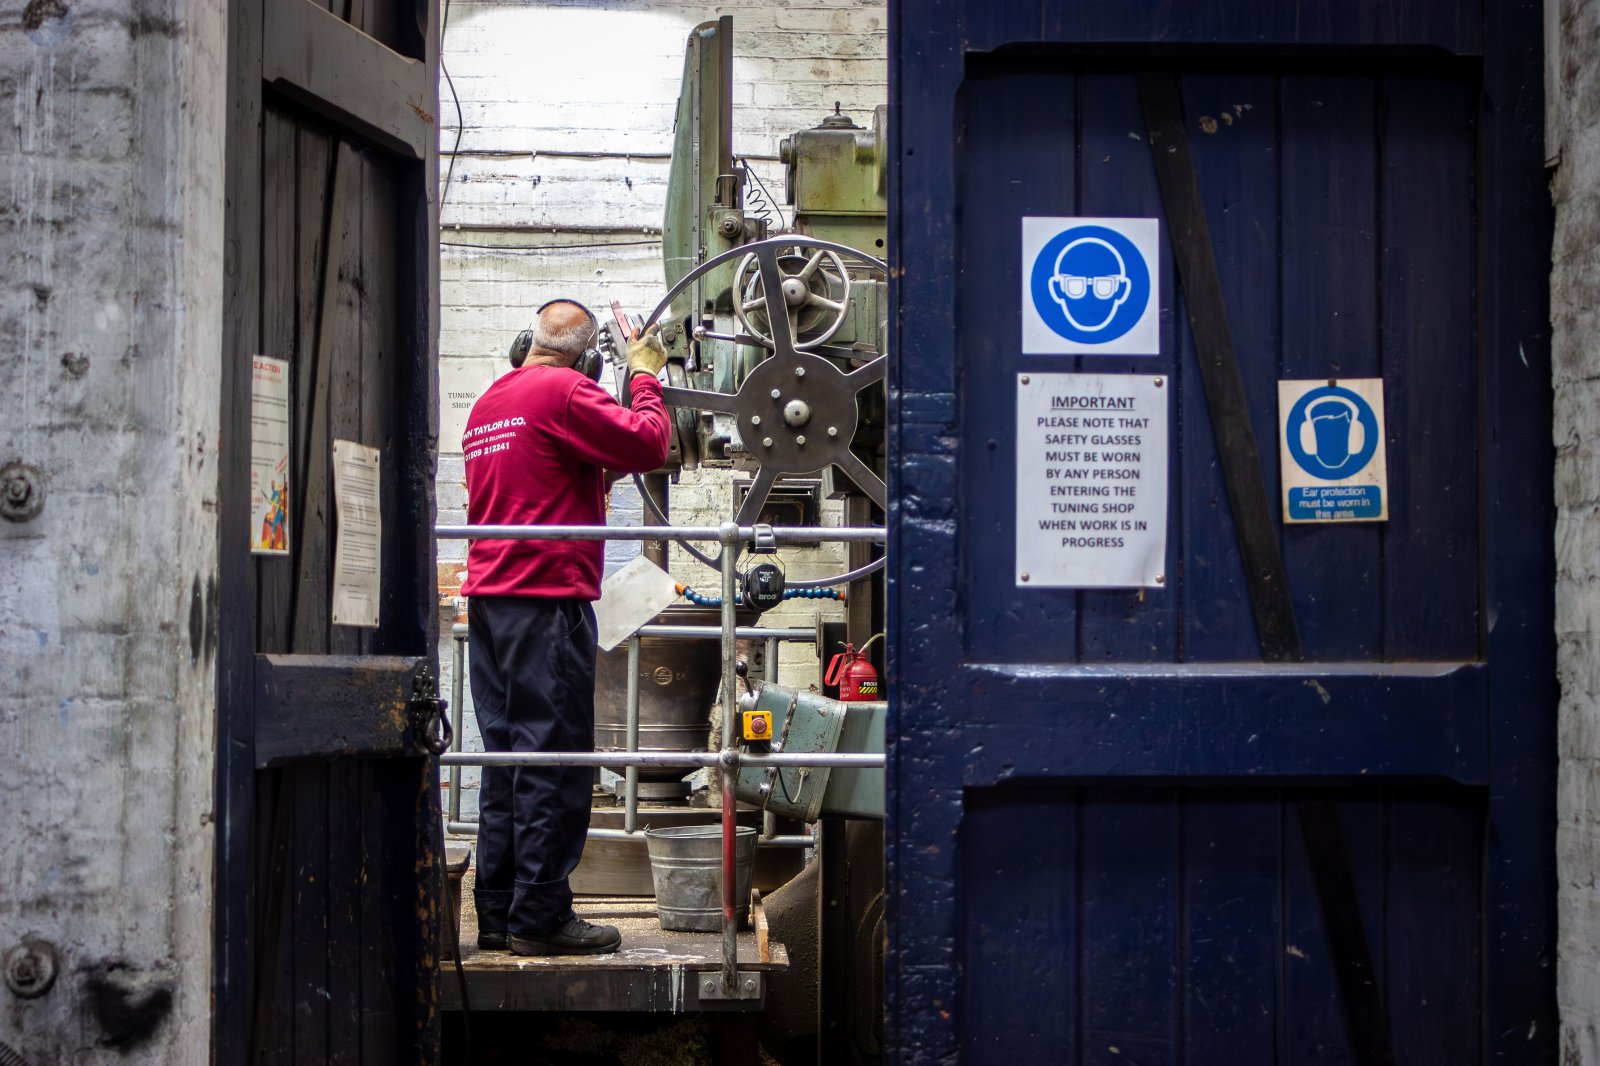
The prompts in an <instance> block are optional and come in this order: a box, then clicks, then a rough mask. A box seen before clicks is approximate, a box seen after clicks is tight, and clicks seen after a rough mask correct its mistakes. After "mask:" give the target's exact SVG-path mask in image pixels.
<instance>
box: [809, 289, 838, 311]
mask: <svg viewBox="0 0 1600 1066" xmlns="http://www.w3.org/2000/svg"><path fill="white" fill-rule="evenodd" d="M806 303H807V304H816V305H817V306H818V307H826V308H827V309H828V310H830V311H832V312H833V313H834V314H839V313H840V312H841V311H843V310H844V304H842V303H840V302H839V301H837V300H830V299H828V298H827V297H826V296H824V295H822V294H821V293H819V292H814V293H811V294H810V295H809V296H807V297H806Z"/></svg>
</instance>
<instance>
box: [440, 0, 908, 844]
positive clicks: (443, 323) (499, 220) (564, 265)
mask: <svg viewBox="0 0 1600 1066" xmlns="http://www.w3.org/2000/svg"><path fill="white" fill-rule="evenodd" d="M725 12H726V13H731V14H732V15H733V18H734V42H733V53H734V88H733V100H734V115H733V138H734V151H735V154H736V155H740V156H744V157H746V158H748V159H749V160H750V162H751V165H752V167H753V168H754V169H755V171H756V172H757V173H758V174H759V175H761V177H762V179H763V180H764V181H765V182H766V185H767V187H768V189H770V190H771V192H772V194H773V196H774V198H775V199H776V200H778V201H779V202H780V203H781V201H782V199H783V168H782V166H781V165H780V164H779V163H778V158H777V153H778V142H779V141H780V140H781V139H782V138H783V137H785V136H787V135H788V134H790V133H792V132H794V131H796V130H801V129H807V128H810V127H812V126H815V125H817V123H818V122H820V121H821V119H822V118H823V116H824V115H826V114H828V113H830V112H832V111H833V109H834V105H835V103H838V104H839V106H840V107H841V109H842V110H843V111H844V112H845V113H846V114H849V115H851V116H852V117H853V118H854V119H855V121H856V122H857V123H859V124H860V125H863V126H870V125H871V119H872V109H873V107H875V106H876V105H878V104H881V103H884V102H885V101H886V100H887V66H886V62H887V61H886V54H887V53H886V31H887V16H886V14H885V10H884V6H883V4H882V3H881V2H876V0H874V2H866V3H863V2H858V0H797V2H791V3H781V2H779V0H752V2H749V3H741V4H738V5H732V6H727V7H713V6H699V5H694V4H685V3H681V2H677V3H674V2H658V0H645V2H641V3H628V4H621V3H616V2H614V0H579V2H576V3H560V4H546V5H537V6H531V5H530V6H521V5H509V4H505V3H496V2H492V0H480V2H476V3H474V2H464V0H454V2H453V3H452V4H451V7H450V21H449V24H448V26H447V27H446V32H445V39H444V60H445V64H446V66H447V67H448V69H449V71H450V74H451V80H452V81H453V83H454V87H455V92H456V95H457V96H458V97H459V99H460V106H461V114H462V118H463V122H462V128H461V137H460V142H459V145H457V144H456V141H455V136H456V129H455V114H456V112H455V107H454V105H453V103H452V99H451V90H450V86H449V85H448V84H445V85H441V87H440V96H441V99H442V105H441V107H442V112H443V114H442V121H441V147H442V150H443V151H444V152H445V153H446V155H445V156H444V157H443V162H442V163H441V168H440V169H441V172H443V173H446V174H449V172H450V161H451V158H452V156H451V154H450V153H451V152H452V151H453V152H454V155H453V158H454V171H453V174H449V183H448V186H447V189H446V191H445V196H444V208H443V212H442V233H441V240H442V241H443V247H442V249H441V260H442V274H443V288H442V292H441V305H442V307H441V320H440V355H441V364H440V391H441V404H442V408H441V418H440V461H439V483H438V491H439V509H440V521H441V522H444V523H456V522H465V521H466V510H465V509H466V500H465V493H464V489H463V484H462V479H463V477H464V473H463V468H462V461H461V457H460V427H461V425H462V422H463V420H464V418H465V416H466V412H467V411H468V410H470V408H471V403H472V400H473V399H475V398H476V396H477V395H478V394H479V393H481V391H482V390H483V389H484V388H486V387H487V386H488V384H489V383H490V382H492V381H493V380H494V378H495V376H496V375H498V374H500V373H503V372H504V371H505V370H506V369H507V366H508V364H507V363H506V349H507V346H508V345H509V344H510V341H511V338H512V337H513V336H515V335H516V333H517V332H518V331H519V330H522V329H525V328H527V326H528V324H529V320H530V318H531V314H532V309H533V308H535V307H537V306H538V305H539V304H540V303H542V302H544V301H545V300H548V299H550V298H552V297H555V296H567V297H571V298H573V299H577V300H580V301H582V302H583V303H585V304H587V305H588V306H589V307H591V308H593V309H595V310H596V311H597V312H599V311H603V310H604V309H606V308H608V307H609V306H610V304H611V302H612V301H613V300H615V301H619V302H620V303H621V304H622V305H623V307H624V308H626V309H628V310H631V311H635V312H640V313H643V312H646V311H648V310H649V309H650V308H652V307H654V306H655V304H656V302H657V301H658V300H659V299H660V298H661V296H662V295H663V294H664V293H665V290H666V287H665V284H664V282H663V275H662V267H661V246H660V243H659V241H660V233H661V220H662V214H663V211H664V209H665V203H666V182H667V170H668V165H669V162H670V156H671V151H672V136H673V130H672V126H673V119H674V115H675V113H676V109H677V99H678V90H679V84H680V80H681V78H682V74H683V52H684V44H685V41H686V40H687V38H688V36H689V33H690V32H691V31H692V30H693V28H694V27H695V26H696V25H698V24H699V23H701V22H705V21H709V20H713V19H716V18H717V17H718V16H719V15H721V14H723V13H725ZM729 481H730V473H729V471H728V470H727V469H725V468H724V469H718V468H716V467H710V468H707V469H705V470H703V471H702V472H700V473H698V474H694V473H686V474H685V475H684V476H683V478H682V479H681V481H680V482H679V483H678V484H676V485H674V486H673V488H672V515H673V519H674V521H679V522H683V523H685V524H711V525H714V524H716V523H717V522H720V521H723V520H725V519H727V518H729V517H731V515H732V511H731V489H730V487H729ZM642 517H643V512H642V507H641V503H640V500H639V498H638V496H637V494H636V493H634V492H633V490H632V488H631V487H630V486H629V485H628V484H627V483H626V482H623V483H620V484H619V485H618V487H617V489H616V490H615V492H614V493H613V499H612V508H611V517H610V520H611V522H612V523H613V524H630V525H631V524H638V523H639V522H641V521H642ZM824 521H828V522H833V523H835V524H837V523H838V522H839V521H840V518H839V511H838V508H837V507H836V506H835V507H833V508H831V509H830V510H827V511H825V515H824ZM636 551H637V546H636V545H634V544H631V543H626V542H615V543H613V544H612V545H610V547H609V549H608V554H607V560H608V565H610V566H616V565H620V564H621V563H623V562H626V561H627V560H628V559H630V558H632V557H633V555H634V554H635V553H636ZM465 557H466V553H465V546H464V544H462V543H460V542H456V543H454V544H452V543H450V542H442V543H441V544H440V575H439V582H440V591H441V609H442V610H443V611H444V616H443V617H444V620H445V622H446V623H447V624H445V625H443V626H442V627H441V630H442V632H443V633H444V634H445V636H446V639H445V643H444V645H443V647H441V649H440V659H441V662H442V664H443V669H444V672H445V673H446V675H447V678H446V683H447V684H448V682H449V677H448V675H449V674H450V673H451V661H450V660H451V654H450V653H451V646H450V642H449V638H448V634H449V625H448V622H449V621H451V620H452V619H453V617H454V610H453V609H452V608H451V606H450V601H451V600H452V586H454V585H457V583H458V581H459V568H460V566H461V565H462V563H463V562H464V561H465ZM842 560H843V552H842V550H840V549H839V548H838V547H837V546H828V547H824V548H821V549H817V550H805V551H799V552H792V553H786V564H787V570H788V573H789V575H790V577H791V578H805V577H814V576H821V575H823V574H828V573H836V572H838V571H839V570H841V569H843V566H842ZM669 569H670V570H671V572H672V574H673V576H674V577H675V578H677V579H678V580H680V581H684V582H687V583H688V584H690V585H692V586H693V587H695V588H697V589H699V590H701V591H704V592H707V593H710V594H713V595H714V594H716V592H717V590H718V588H719V587H720V585H719V579H718V578H717V577H716V576H715V574H714V573H713V572H712V571H709V570H707V569H705V568H703V567H700V566H699V565H698V564H696V563H695V562H694V561H693V560H692V559H689V558H688V557H687V555H686V554H685V553H683V552H682V551H681V549H678V548H676V547H674V548H673V549H672V556H671V560H670V563H669ZM829 602H830V601H821V600H795V601H791V602H790V603H788V604H785V605H784V606H783V607H782V608H779V609H777V610H775V611H772V612H769V613H768V614H767V615H766V616H765V620H766V621H769V622H771V623H772V624H774V625H784V626H787V625H810V624H811V623H812V621H813V620H814V619H815V617H816V613H817V611H818V605H819V604H828V603H829ZM823 610H825V611H827V612H828V613H830V615H834V616H837V615H838V614H839V613H840V612H839V611H838V609H837V607H824V608H823ZM780 661H781V663H782V670H783V673H782V679H783V680H784V681H785V682H786V683H797V684H802V685H804V684H807V683H810V682H812V681H814V680H815V679H816V665H815V664H816V652H815V651H814V649H813V648H812V647H811V646H810V645H803V644H793V645H786V646H785V647H784V650H783V652H782V654H781V655H780ZM467 703H468V708H469V709H468V710H467V713H466V714H465V716H464V721H465V725H466V730H465V732H466V736H465V738H464V743H465V744H466V746H467V747H468V748H469V749H470V748H477V747H479V746H480V745H479V741H478V739H477V736H476V730H475V728H474V726H473V724H472V715H471V713H470V696H468V699H467ZM476 780H477V776H476V773H475V772H470V771H469V772H468V773H467V774H466V781H467V784H468V786H469V791H468V793H467V795H466V796H465V798H464V800H463V802H462V810H463V812H464V815H465V816H466V817H467V818H468V819H471V818H473V817H475V816H476V811H477V797H476V794H475V792H473V791H471V789H472V787H473V786H475V785H476Z"/></svg>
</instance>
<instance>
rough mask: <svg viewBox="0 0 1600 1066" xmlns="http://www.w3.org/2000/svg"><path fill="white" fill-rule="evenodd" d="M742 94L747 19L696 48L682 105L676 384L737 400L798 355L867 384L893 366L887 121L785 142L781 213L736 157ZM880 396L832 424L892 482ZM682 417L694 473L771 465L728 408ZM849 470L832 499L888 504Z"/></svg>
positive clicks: (672, 245)
mask: <svg viewBox="0 0 1600 1066" xmlns="http://www.w3.org/2000/svg"><path fill="white" fill-rule="evenodd" d="M732 89H733V19H732V17H731V16H723V17H722V18H721V19H718V20H717V21H715V22H706V23H703V24H701V25H700V26H697V27H696V28H695V30H694V32H693V33H692V34H690V37H689V42H688V47H687V50H686V53H685V58H684V73H683V88H682V92H681V94H680V96H679V98H678V112H677V120H676V127H675V130H674V141H673V155H672V166H671V170H670V172H669V175H668V180H667V207H666V213H665V218H664V219H663V225H662V244H663V250H662V262H663V267H664V274H665V280H666V283H667V287H668V289H669V290H670V292H671V295H670V296H669V299H668V300H667V301H666V302H665V303H664V306H662V307H659V308H658V309H657V312H656V314H655V315H652V316H651V317H652V319H655V320H658V321H659V322H660V323H661V335H662V339H663V340H664V341H665V342H666V344H667V347H668V352H669V355H670V363H669V368H668V384H669V385H670V386H675V387H680V388H685V389H689V390H694V391H697V392H701V393H707V392H715V393H722V394H727V395H736V394H738V393H739V392H740V391H741V387H742V386H743V384H744V382H745V380H746V378H748V376H749V375H750V374H751V373H752V372H753V371H754V370H755V369H756V367H757V366H758V365H759V364H760V363H762V362H763V361H765V360H768V359H770V358H772V357H773V356H775V355H776V356H777V357H778V358H780V359H786V358H788V357H790V356H792V355H793V354H794V353H795V352H801V353H806V354H808V355H816V356H819V357H821V358H823V359H826V360H828V361H829V362H831V363H832V364H834V365H835V366H836V367H837V368H838V369H839V370H840V371H842V372H844V373H850V372H851V371H854V370H858V369H860V368H862V367H864V366H866V365H867V364H869V363H871V362H873V361H874V360H876V359H878V358H880V357H881V355H882V353H883V351H884V350H885V348H886V344H887V336H886V331H887V307H888V287H887V277H886V270H885V269H884V267H883V264H882V263H881V261H879V257H881V255H882V254H883V248H884V240H885V236H886V230H887V204H888V199H887V183H886V178H885V175H884V164H885V160H884V157H883V155H884V153H883V122H884V113H885V109H884V108H882V107H880V108H878V109H877V110H876V112H875V113H874V115H873V121H872V128H871V129H866V128H863V127H861V126H858V125H856V124H855V122H853V121H852V120H851V119H850V118H849V117H848V116H845V115H843V114H842V113H839V111H838V108H837V107H836V108H835V113H834V114H832V115H828V116H826V117H824V118H823V120H822V121H821V123H820V124H819V125H818V126H816V127H815V128H813V129H808V130H801V131H799V132H797V133H794V134H792V135H791V136H789V137H786V138H784V139H783V141H782V143H781V145H780V146H779V157H780V159H781V161H782V162H783V164H784V166H785V171H786V177H787V181H786V186H787V187H786V191H785V198H784V199H785V203H784V204H779V203H777V202H775V197H774V196H773V195H772V194H771V193H770V191H769V190H767V189H766V187H765V186H764V185H763V184H762V182H761V179H760V178H759V176H758V175H757V174H756V173H755V171H754V170H752V168H751V167H750V165H749V163H748V162H747V161H746V160H744V159H742V158H741V157H739V156H738V155H737V154H736V153H735V152H734V150H733V145H732V139H733V104H732V99H733V94H732ZM785 207H788V208H789V210H788V211H787V217H785V214H786V212H785V210H784V209H785ZM785 235H792V236H793V237H794V238H795V241H794V242H793V243H790V242H787V241H785V240H784V236H785ZM800 238H809V240H806V241H801V240H800ZM769 242H775V243H769ZM822 245H836V246H842V247H841V248H839V249H828V248H824V247H822ZM746 248H754V249H761V250H764V252H765V253H767V254H770V255H771V256H772V257H773V258H774V259H775V262H776V266H777V270H778V274H777V279H778V281H779V282H780V283H781V287H782V289H783V291H784V295H785V296H786V297H787V299H786V300H785V306H786V309H787V311H788V316H787V317H788V319H789V326H790V329H789V330H788V331H787V332H788V333H789V334H790V338H789V339H790V343H787V344H786V343H785V340H784V338H783V337H781V336H780V334H781V333H782V332H784V331H782V330H778V329H775V328H774V326H775V323H774V321H773V318H772V316H771V315H770V314H769V309H768V306H767V297H766V285H767V283H768V279H767V278H766V277H764V276H763V270H762V259H763V254H756V251H754V250H753V251H752V254H748V255H739V254H738V252H739V250H740V249H746ZM852 251H853V252H855V253H858V254H855V255H851V254H849V253H850V252H852ZM775 287H776V286H775ZM774 303H776V300H774ZM789 349H792V350H789ZM882 396H883V390H882V389H881V388H876V389H871V390H866V391H864V392H863V394H862V395H861V396H860V397H859V398H858V401H857V406H858V407H859V413H855V412H835V411H830V412H827V413H828V414H830V415H835V416H836V417H834V418H833V419H832V424H833V427H834V428H835V430H836V431H839V432H842V431H843V429H842V426H843V423H844V422H845V420H846V419H845V416H846V414H849V416H850V417H849V418H848V421H849V423H850V424H851V426H852V427H853V432H852V434H851V437H850V438H848V440H847V441H846V442H845V443H848V444H849V445H850V448H851V451H853V452H854V453H855V454H856V455H857V456H859V457H860V458H861V460H862V461H863V463H864V464H865V465H866V466H867V467H870V468H872V469H874V470H876V471H879V472H880V475H881V470H882V426H883V405H882ZM670 398H671V397H669V399H670ZM680 398H681V399H687V398H684V397H680ZM676 406H677V407H678V418H677V423H676V424H677V428H678V434H677V437H678V439H677V441H676V442H675V443H676V445H677V447H676V448H675V454H676V455H677V456H678V460H677V462H678V465H680V466H681V467H683V468H686V469H693V468H695V467H697V466H698V465H699V463H700V462H701V461H703V460H706V459H732V460H734V461H735V463H736V465H738V466H739V467H740V468H741V469H746V470H750V469H757V468H759V467H760V466H761V465H762V459H763V457H762V455H761V454H760V447H759V445H758V444H757V446H756V447H752V444H755V443H756V442H752V441H750V440H747V439H745V438H746V437H748V436H750V434H749V433H747V432H746V433H741V432H740V429H739V421H740V419H739V417H738V415H739V412H738V411H735V410H727V409H726V408H727V407H728V406H729V405H727V404H725V403H720V402H718V401H715V400H711V401H707V402H705V403H704V404H702V405H699V406H698V407H697V406H696V405H694V404H692V403H689V402H684V403H681V404H678V405H676ZM753 413H758V412H753ZM758 414H759V413H758ZM746 428H747V429H748V427H746ZM766 435H767V434H766V433H765V432H764V431H763V432H762V433H761V434H760V437H759V438H758V440H759V439H764V438H765V437H766ZM812 439H813V440H817V439H818V438H816V437H815V435H813V436H812ZM847 465H850V464H848V463H846V464H834V465H833V467H832V468H831V469H830V468H829V467H828V464H819V469H823V470H824V472H825V473H824V476H825V479H826V480H827V482H828V489H829V491H830V493H831V494H833V495H836V496H844V495H847V494H851V493H855V494H861V495H866V496H868V497H873V496H875V493H873V492H871V491H868V490H867V489H866V488H865V487H864V486H862V485H861V484H860V483H859V479H857V478H855V477H852V476H851V475H850V473H849V472H848V471H846V470H844V467H845V466H847ZM778 476H782V472H780V473H779V475H778ZM758 481H759V479H758ZM879 503H880V504H881V500H880V501H879Z"/></svg>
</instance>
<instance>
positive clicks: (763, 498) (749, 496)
mask: <svg viewBox="0 0 1600 1066" xmlns="http://www.w3.org/2000/svg"><path fill="white" fill-rule="evenodd" d="M777 480H778V474H777V471H775V470H773V469H772V468H771V467H770V466H763V467H762V468H761V469H760V470H757V471H756V478H755V480H754V481H752V482H751V483H750V491H749V492H747V493H745V497H744V503H742V504H740V505H739V514H738V515H737V516H736V517H735V518H734V521H735V522H737V523H738V524H739V525H741V526H753V525H755V522H756V519H757V518H759V517H761V508H763V507H765V506H766V505H767V496H768V495H770V494H771V492H772V486H773V485H774V484H776V483H777Z"/></svg>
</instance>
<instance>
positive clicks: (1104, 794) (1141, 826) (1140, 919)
mask: <svg viewBox="0 0 1600 1066" xmlns="http://www.w3.org/2000/svg"><path fill="white" fill-rule="evenodd" d="M1176 800H1177V794H1176V793H1175V792H1174V791H1172V790H1168V789H1151V790H1148V791H1140V792H1137V793H1129V792H1124V791H1121V790H1110V789H1107V790H1104V791H1095V792H1089V793H1087V794H1086V796H1085V801H1084V805H1083V812H1082V815H1081V821H1080V823H1079V831H1080V833H1081V836H1080V843H1079V852H1078V855H1079V862H1080V863H1081V866H1080V868H1079V871H1078V881H1079V885H1080V889H1079V891H1080V896H1079V900H1080V902H1079V906H1078V915H1079V922H1080V926H1079V936H1080V937H1081V938H1082V942H1081V946H1080V948H1079V953H1080V958H1081V960H1082V961H1081V963H1080V965H1081V967H1082V970H1081V973H1082V975H1083V977H1082V980H1083V987H1082V990H1081V992H1080V996H1081V999H1082V1004H1083V1006H1082V1010H1083V1022H1082V1026H1081V1028H1080V1029H1079V1032H1078V1041H1079V1043H1078V1049H1079V1053H1078V1059H1077V1061H1078V1062H1080V1063H1082V1064H1085V1066H1088V1064H1094V1066H1122V1064H1124V1063H1129V1062H1137V1063H1140V1064H1141V1066H1176V1064H1177V1063H1178V1062H1179V1061H1180V1060H1179V1058H1178V1055H1179V1050H1178V1049H1179V1023H1178V1018H1179V1002H1180V1000H1179V986H1178V971H1179V936H1178V932H1179V928H1180V926H1181V924H1182V918H1181V915H1180V914H1179V895H1178V892H1179V884H1178V858H1179V855H1180V846H1181V826H1180V811H1179V808H1178V805H1177V803H1176ZM1134 842H1137V843H1134Z"/></svg>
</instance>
